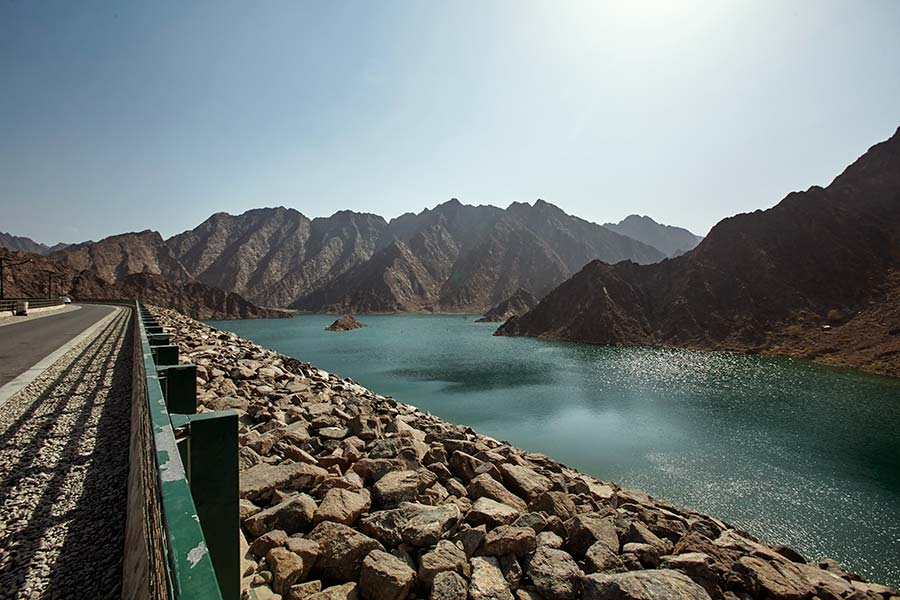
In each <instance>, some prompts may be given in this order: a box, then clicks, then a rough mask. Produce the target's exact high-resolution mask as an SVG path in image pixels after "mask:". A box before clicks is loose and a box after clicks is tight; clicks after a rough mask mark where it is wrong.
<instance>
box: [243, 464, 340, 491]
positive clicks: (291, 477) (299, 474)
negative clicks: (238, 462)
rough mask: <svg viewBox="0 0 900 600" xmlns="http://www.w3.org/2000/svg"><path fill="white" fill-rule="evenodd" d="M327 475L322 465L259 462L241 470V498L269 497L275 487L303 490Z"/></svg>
mask: <svg viewBox="0 0 900 600" xmlns="http://www.w3.org/2000/svg"><path fill="white" fill-rule="evenodd" d="M326 477H328V471H326V470H325V469H323V468H322V467H317V466H315V465H310V464H306V463H292V464H289V465H269V464H265V463H261V464H258V465H255V466H252V467H250V468H249V469H247V470H245V471H242V472H241V477H240V486H239V492H240V497H241V498H246V499H248V500H256V499H260V498H267V497H269V496H270V495H271V494H272V492H274V491H275V490H276V489H281V490H304V489H308V488H311V487H312V486H313V485H315V484H317V483H319V482H320V481H322V480H324V479H325V478H326Z"/></svg>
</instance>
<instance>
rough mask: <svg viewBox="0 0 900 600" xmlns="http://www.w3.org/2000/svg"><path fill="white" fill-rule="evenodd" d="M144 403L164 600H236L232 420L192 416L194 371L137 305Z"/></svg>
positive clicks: (228, 414)
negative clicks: (158, 515)
mask: <svg viewBox="0 0 900 600" xmlns="http://www.w3.org/2000/svg"><path fill="white" fill-rule="evenodd" d="M135 308H136V315H137V318H138V319H139V331H140V336H141V339H140V343H141V347H142V350H143V370H144V376H145V378H146V384H147V385H146V402H147V407H148V409H149V416H150V419H149V420H150V423H151V426H152V428H153V432H152V444H153V450H154V451H155V457H156V461H155V467H156V473H155V474H156V477H155V481H156V484H157V486H158V492H157V493H158V496H159V505H160V507H161V508H160V511H161V513H162V521H163V523H162V526H163V529H164V531H163V532H161V534H162V535H163V536H164V538H165V539H164V540H163V542H164V543H163V549H164V553H165V562H166V563H167V564H166V565H165V572H166V580H167V587H168V597H169V598H170V599H172V600H182V599H184V600H187V599H195V598H196V599H202V600H207V599H209V600H219V599H221V600H238V598H239V597H240V541H239V540H240V538H239V535H240V533H239V532H240V529H239V527H240V522H239V516H238V515H239V513H238V453H237V450H238V444H237V413H235V412H234V411H230V410H229V411H217V412H210V413H202V414H196V413H197V380H196V372H197V369H196V366H195V365H192V364H178V346H176V345H173V344H171V343H170V341H171V340H170V337H169V335H168V334H166V333H164V332H163V329H162V327H160V326H159V323H158V322H157V321H156V319H155V318H154V317H153V315H152V314H151V313H150V312H149V311H148V310H147V309H146V308H144V307H143V306H142V305H141V303H140V302H137V303H136V304H135Z"/></svg>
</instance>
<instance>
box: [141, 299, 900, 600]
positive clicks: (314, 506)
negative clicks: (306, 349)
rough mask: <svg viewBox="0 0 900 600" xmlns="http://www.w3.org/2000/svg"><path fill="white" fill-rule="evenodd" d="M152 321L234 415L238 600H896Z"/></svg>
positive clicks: (223, 337)
mask: <svg viewBox="0 0 900 600" xmlns="http://www.w3.org/2000/svg"><path fill="white" fill-rule="evenodd" d="M154 312H155V313H156V315H157V317H158V318H159V320H160V322H161V324H162V325H163V326H164V327H166V329H167V331H168V332H169V333H171V334H173V339H174V342H175V343H177V344H178V345H179V355H180V356H182V357H183V358H184V359H185V360H188V361H191V362H193V363H195V364H196V365H197V392H198V402H199V404H200V408H199V410H200V411H201V412H203V411H207V410H223V409H233V410H236V411H237V412H238V414H239V415H240V425H239V428H240V429H239V443H240V449H239V457H240V488H239V489H240V497H241V501H240V520H241V534H242V546H243V552H244V556H243V561H242V573H243V580H242V587H243V591H244V592H245V593H248V594H250V593H252V595H250V597H256V598H274V597H279V596H280V597H281V598H284V599H309V600H326V599H331V600H334V599H340V600H349V599H351V598H354V599H355V598H357V597H361V598H364V599H371V600H407V599H408V600H412V599H415V598H431V599H433V600H467V599H469V600H513V599H514V598H518V599H519V600H542V599H547V600H550V599H554V600H555V599H560V600H576V599H578V598H584V599H586V600H601V599H602V600H660V599H676V598H678V599H687V600H726V599H727V600H735V599H767V600H804V599H812V598H820V599H821V600H849V599H851V598H853V599H856V600H889V599H895V598H897V592H896V591H895V590H891V589H890V588H887V587H885V586H882V585H877V584H870V583H865V582H863V581H861V579H860V578H859V577H858V576H855V575H853V574H851V573H848V572H847V571H845V570H844V569H842V568H841V567H840V566H839V565H838V564H837V563H835V562H834V561H831V560H826V559H820V560H817V561H811V560H806V559H805V558H804V557H802V556H801V555H800V554H798V553H797V552H796V551H794V550H792V549H790V548H785V547H771V546H768V545H766V544H763V543H761V542H760V541H758V540H756V539H755V538H753V537H752V536H751V535H749V534H747V533H744V532H742V531H740V530H737V529H735V528H734V527H732V526H730V525H728V524H727V523H724V522H722V521H720V520H718V519H716V518H714V517H709V516H706V515H702V514H698V513H696V512H693V511H690V510H684V509H680V508H677V507H674V506H670V505H668V504H665V503H663V502H660V501H658V500H655V499H653V498H651V497H650V496H648V495H647V494H644V493H642V492H639V491H636V490H628V489H623V488H621V487H619V486H617V485H615V484H614V483H610V482H604V481H599V480H597V479H594V478H593V477H589V476H587V475H584V474H582V473H579V472H577V471H574V470H572V469H570V468H567V467H565V466H564V465H561V464H559V463H557V462H555V461H553V460H552V459H550V458H548V457H546V456H544V455H541V454H534V453H529V452H525V451H522V450H520V449H518V448H515V447H513V446H510V445H509V444H507V443H503V442H498V441H496V440H494V439H491V438H488V437H485V436H482V435H479V434H477V433H475V432H473V431H472V430H471V429H470V428H467V427H461V426H457V425H452V424H450V423H447V422H445V421H442V420H441V419H438V418H437V417H434V416H432V415H429V414H427V413H423V412H421V411H419V410H416V409H415V408H413V407H411V406H408V405H404V404H400V403H397V402H395V401H394V400H392V399H391V398H386V397H383V396H379V395H378V394H375V393H373V392H371V391H369V390H367V389H365V388H363V387H361V386H359V385H358V384H356V383H354V382H353V381H351V380H348V379H341V378H340V377H337V376H335V375H331V374H328V373H326V372H324V371H321V370H319V369H317V368H315V367H314V366H312V365H309V364H305V363H301V362H299V361H297V360H295V359H292V358H289V357H286V356H283V355H279V354H276V353H274V352H272V351H271V350H267V349H265V348H261V347H259V346H256V345H254V344H252V343H250V342H248V341H246V340H242V339H240V338H238V337H237V336H235V335H234V334H230V333H226V332H222V331H219V330H216V329H213V328H210V327H207V326H206V325H203V324H201V323H198V322H196V321H192V320H190V319H187V318H185V317H183V316H182V315H179V314H178V313H176V312H174V311H170V310H162V309H154ZM823 535H827V532H823ZM273 594H278V595H279V596H273Z"/></svg>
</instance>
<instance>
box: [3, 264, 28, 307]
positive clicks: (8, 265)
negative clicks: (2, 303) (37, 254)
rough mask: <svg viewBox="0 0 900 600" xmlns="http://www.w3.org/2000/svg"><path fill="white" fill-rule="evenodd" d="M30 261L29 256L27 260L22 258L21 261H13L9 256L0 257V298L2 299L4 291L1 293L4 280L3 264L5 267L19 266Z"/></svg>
mask: <svg viewBox="0 0 900 600" xmlns="http://www.w3.org/2000/svg"><path fill="white" fill-rule="evenodd" d="M30 262H31V259H30V258H29V259H28V260H23V261H21V262H14V261H13V259H11V258H0V300H3V298H4V297H5V295H4V293H3V282H4V279H5V278H4V277H3V267H4V266H7V267H19V266H22V265H26V264H28V263H30Z"/></svg>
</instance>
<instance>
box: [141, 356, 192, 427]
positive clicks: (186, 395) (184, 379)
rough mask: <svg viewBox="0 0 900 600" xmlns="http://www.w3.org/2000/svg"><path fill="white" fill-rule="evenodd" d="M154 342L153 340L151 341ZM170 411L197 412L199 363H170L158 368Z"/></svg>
mask: <svg viewBox="0 0 900 600" xmlns="http://www.w3.org/2000/svg"><path fill="white" fill-rule="evenodd" d="M151 343H152V342H151ZM157 372H158V373H159V377H160V381H159V383H160V385H162V390H163V396H165V397H166V407H167V408H168V410H169V412H170V413H178V414H182V415H193V414H195V413H196V412H197V365H191V364H188V365H170V366H167V367H160V368H158V369H157Z"/></svg>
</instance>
